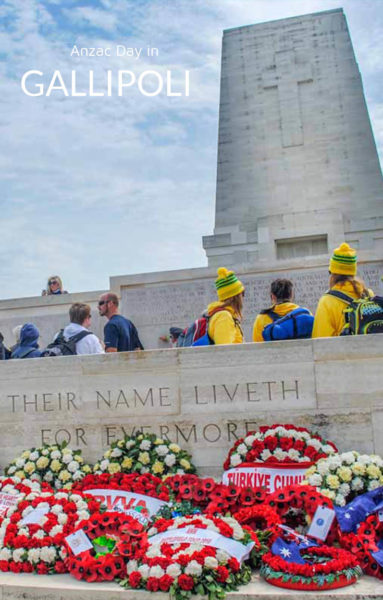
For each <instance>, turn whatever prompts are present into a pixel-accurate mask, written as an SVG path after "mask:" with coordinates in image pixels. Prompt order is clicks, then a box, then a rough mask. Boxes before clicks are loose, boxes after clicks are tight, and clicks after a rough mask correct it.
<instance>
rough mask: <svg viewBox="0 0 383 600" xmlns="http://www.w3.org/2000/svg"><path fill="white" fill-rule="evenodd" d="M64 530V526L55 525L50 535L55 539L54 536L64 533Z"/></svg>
mask: <svg viewBox="0 0 383 600" xmlns="http://www.w3.org/2000/svg"><path fill="white" fill-rule="evenodd" d="M62 530H63V528H62V526H61V525H55V526H54V527H52V529H51V530H50V532H49V535H50V536H52V537H53V536H55V535H57V534H58V533H62ZM43 560H44V559H43Z"/></svg>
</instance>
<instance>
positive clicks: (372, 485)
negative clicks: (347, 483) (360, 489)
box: [367, 479, 380, 492]
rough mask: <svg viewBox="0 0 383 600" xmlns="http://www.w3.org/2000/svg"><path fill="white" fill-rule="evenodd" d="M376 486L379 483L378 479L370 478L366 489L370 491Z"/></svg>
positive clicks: (378, 485)
mask: <svg viewBox="0 0 383 600" xmlns="http://www.w3.org/2000/svg"><path fill="white" fill-rule="evenodd" d="M378 487H380V483H379V480H378V479H371V481H370V483H369V484H368V488H367V489H368V491H369V492H371V491H372V490H376V489H377V488H378Z"/></svg>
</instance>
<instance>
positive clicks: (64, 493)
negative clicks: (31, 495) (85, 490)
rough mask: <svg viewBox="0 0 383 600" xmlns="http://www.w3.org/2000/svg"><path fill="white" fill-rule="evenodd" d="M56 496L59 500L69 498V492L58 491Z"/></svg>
mask: <svg viewBox="0 0 383 600" xmlns="http://www.w3.org/2000/svg"><path fill="white" fill-rule="evenodd" d="M55 498H57V500H64V499H65V500H67V499H68V494H67V493H66V492H58V493H57V494H55ZM80 498H81V496H80Z"/></svg>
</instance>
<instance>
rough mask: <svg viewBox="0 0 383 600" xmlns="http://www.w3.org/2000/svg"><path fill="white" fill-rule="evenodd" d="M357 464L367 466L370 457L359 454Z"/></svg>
mask: <svg viewBox="0 0 383 600" xmlns="http://www.w3.org/2000/svg"><path fill="white" fill-rule="evenodd" d="M358 462H360V463H362V465H369V464H370V462H371V456H369V455H368V454H359V456H358Z"/></svg>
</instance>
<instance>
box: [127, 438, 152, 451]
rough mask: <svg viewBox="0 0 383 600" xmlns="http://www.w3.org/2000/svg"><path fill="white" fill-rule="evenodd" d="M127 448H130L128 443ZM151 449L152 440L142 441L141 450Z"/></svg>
mask: <svg viewBox="0 0 383 600" xmlns="http://www.w3.org/2000/svg"><path fill="white" fill-rule="evenodd" d="M133 445H134V442H133ZM126 447H128V446H127V443H126ZM130 447H131V446H130ZM151 447H152V442H151V441H150V440H142V442H141V444H140V450H150V448H151Z"/></svg>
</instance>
